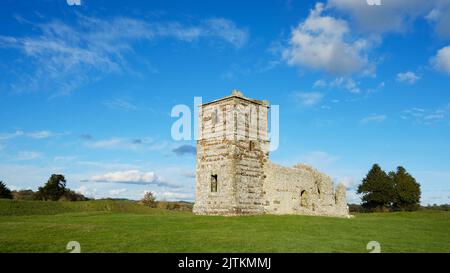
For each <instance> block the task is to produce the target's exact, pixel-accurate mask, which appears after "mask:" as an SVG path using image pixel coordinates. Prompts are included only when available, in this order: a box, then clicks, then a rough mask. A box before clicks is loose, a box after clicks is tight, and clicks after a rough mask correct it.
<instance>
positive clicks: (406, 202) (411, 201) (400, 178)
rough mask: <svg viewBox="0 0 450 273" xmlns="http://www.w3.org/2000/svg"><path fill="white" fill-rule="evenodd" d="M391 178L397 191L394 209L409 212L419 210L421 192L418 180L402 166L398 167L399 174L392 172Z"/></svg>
mask: <svg viewBox="0 0 450 273" xmlns="http://www.w3.org/2000/svg"><path fill="white" fill-rule="evenodd" d="M389 176H390V178H391V179H392V181H393V184H394V191H395V195H394V198H393V208H394V209H395V210H409V211H410V210H417V209H419V207H420V195H421V191H420V184H419V183H417V182H416V179H415V178H414V177H413V176H412V175H411V174H409V173H408V172H407V171H406V169H405V168H403V167H402V166H399V167H397V172H390V173H389Z"/></svg>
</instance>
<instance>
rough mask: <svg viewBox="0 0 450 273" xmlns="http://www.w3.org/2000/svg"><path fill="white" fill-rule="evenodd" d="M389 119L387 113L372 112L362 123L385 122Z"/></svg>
mask: <svg viewBox="0 0 450 273" xmlns="http://www.w3.org/2000/svg"><path fill="white" fill-rule="evenodd" d="M386 119H387V116H386V115H377V114H372V115H370V116H367V117H365V118H362V119H361V123H362V124H366V123H369V122H383V121H385V120H386Z"/></svg>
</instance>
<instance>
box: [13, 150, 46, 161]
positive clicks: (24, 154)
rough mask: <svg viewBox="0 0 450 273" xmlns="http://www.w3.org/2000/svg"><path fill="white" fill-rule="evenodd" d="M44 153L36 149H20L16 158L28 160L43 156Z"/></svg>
mask: <svg viewBox="0 0 450 273" xmlns="http://www.w3.org/2000/svg"><path fill="white" fill-rule="evenodd" d="M41 156H42V154H41V153H39V152H36V151H20V152H18V153H17V155H16V157H15V160H18V161H26V160H33V159H36V158H39V157H41Z"/></svg>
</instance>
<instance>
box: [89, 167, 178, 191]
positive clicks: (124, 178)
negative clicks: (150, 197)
mask: <svg viewBox="0 0 450 273" xmlns="http://www.w3.org/2000/svg"><path fill="white" fill-rule="evenodd" d="M81 182H97V183H121V184H134V185H156V186H163V187H177V186H176V185H174V184H172V183H170V182H167V181H164V179H162V178H161V177H158V176H157V175H156V174H155V173H154V172H141V171H139V170H128V171H117V172H109V173H105V174H100V175H94V176H92V177H90V178H89V179H84V180H82V181H81Z"/></svg>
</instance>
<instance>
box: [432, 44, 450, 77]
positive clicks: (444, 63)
mask: <svg viewBox="0 0 450 273" xmlns="http://www.w3.org/2000/svg"><path fill="white" fill-rule="evenodd" d="M431 64H432V65H433V67H434V68H435V69H436V70H439V71H441V72H444V73H447V74H449V75H450V46H446V47H443V48H441V49H440V50H439V51H438V52H437V54H436V56H434V57H433V58H432V59H431Z"/></svg>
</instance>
